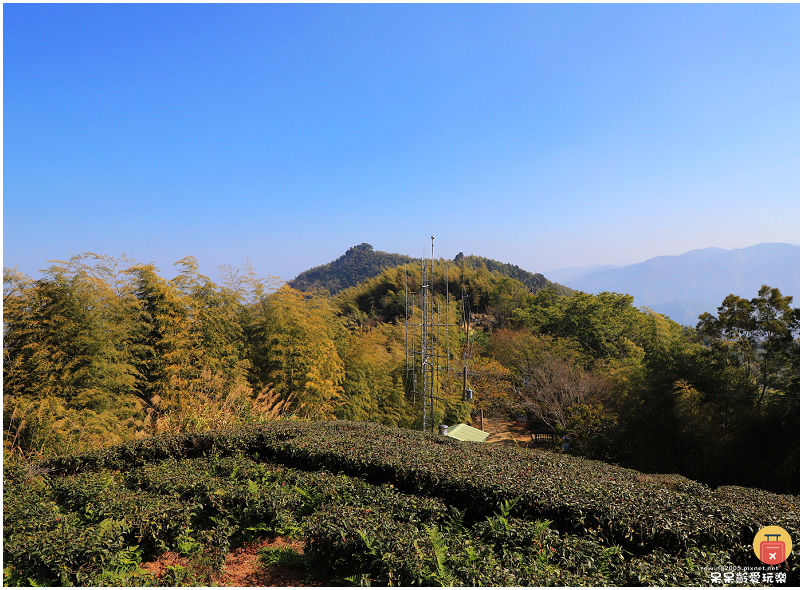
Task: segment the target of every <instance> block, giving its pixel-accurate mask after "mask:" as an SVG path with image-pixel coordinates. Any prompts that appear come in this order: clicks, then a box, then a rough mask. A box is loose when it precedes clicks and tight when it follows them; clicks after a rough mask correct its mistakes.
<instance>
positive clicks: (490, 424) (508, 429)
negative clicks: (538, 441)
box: [472, 416, 536, 448]
mask: <svg viewBox="0 0 800 590" xmlns="http://www.w3.org/2000/svg"><path fill="white" fill-rule="evenodd" d="M480 423H481V419H480V418H477V419H474V420H473V421H472V425H473V426H474V427H475V428H479V427H480ZM483 431H484V432H488V433H489V438H487V439H486V442H487V443H494V444H498V445H505V446H511V447H524V448H533V447H535V446H536V445H534V444H533V442H532V441H531V435H530V434H529V433H528V430H527V425H526V424H522V423H520V422H517V421H516V420H504V419H501V418H487V417H485V416H484V418H483Z"/></svg>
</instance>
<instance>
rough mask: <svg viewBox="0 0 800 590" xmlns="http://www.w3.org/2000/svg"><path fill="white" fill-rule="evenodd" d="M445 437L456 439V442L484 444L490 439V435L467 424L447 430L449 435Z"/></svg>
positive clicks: (457, 425)
mask: <svg viewBox="0 0 800 590" xmlns="http://www.w3.org/2000/svg"><path fill="white" fill-rule="evenodd" d="M445 436H449V437H450V438H455V439H456V440H469V441H474V442H484V441H486V439H487V438H489V433H488V432H484V431H483V430H478V429H477V428H473V427H472V426H467V425H466V424H456V425H455V426H450V427H449V428H448V429H447V434H446V435H445Z"/></svg>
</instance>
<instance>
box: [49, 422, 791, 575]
mask: <svg viewBox="0 0 800 590" xmlns="http://www.w3.org/2000/svg"><path fill="white" fill-rule="evenodd" d="M238 454H243V455H247V456H249V457H251V458H253V459H256V460H270V461H273V462H275V463H278V464H285V465H287V466H292V467H296V468H300V469H304V470H308V471H321V470H328V471H330V472H332V473H343V474H347V475H350V476H355V477H360V478H363V479H364V480H366V481H367V482H369V483H372V484H387V485H392V486H394V489H396V490H398V491H402V492H405V493H406V494H410V495H412V496H415V497H420V498H421V497H426V498H436V499H438V500H440V501H441V502H444V503H445V504H447V505H450V506H453V507H455V508H457V509H459V510H462V511H464V513H465V520H466V521H467V522H468V523H475V522H478V521H482V520H485V519H486V518H489V517H491V516H492V515H493V514H494V513H495V512H496V510H497V509H498V507H499V506H500V505H501V504H502V503H503V502H508V501H510V500H512V499H518V501H517V502H516V504H515V506H514V508H513V513H512V514H511V516H514V517H516V518H520V519H523V520H526V521H535V520H541V519H547V520H549V521H551V522H552V528H553V529H556V530H558V531H560V533H561V534H569V535H573V536H585V535H587V534H589V533H591V534H592V535H594V536H595V538H596V540H597V542H598V543H600V544H601V545H602V546H604V547H613V546H620V547H622V548H623V549H624V550H625V551H626V552H628V553H629V554H631V555H634V556H640V557H642V558H645V557H648V558H652V557H653V556H657V555H664V556H671V558H674V559H678V558H681V559H683V557H684V556H686V555H687V554H688V553H687V552H691V551H693V550H705V549H704V548H707V547H714V548H716V549H717V550H721V551H726V552H728V553H729V556H730V558H731V559H732V560H733V561H734V563H737V564H740V565H758V563H759V562H757V561H756V559H755V556H754V555H753V552H752V548H751V542H752V538H753V536H754V534H755V532H756V531H757V530H758V529H759V528H761V527H762V526H765V525H777V526H782V527H783V528H785V529H787V531H789V533H790V534H791V535H792V536H793V538H795V539H797V538H800V514H799V511H798V507H800V504H798V498H797V497H796V496H788V495H783V496H781V495H777V494H770V493H768V492H764V491H760V490H752V489H744V488H733V487H729V488H719V489H717V490H714V491H712V490H710V489H709V488H708V487H706V486H704V485H702V484H698V483H697V482H692V481H690V480H687V479H685V478H682V477H680V476H674V475H669V476H655V475H645V474H641V473H639V472H636V471H633V470H629V469H623V468H620V467H616V466H613V465H608V464H604V463H600V462H595V461H588V460H584V459H581V458H577V457H570V456H566V455H555V454H552V453H546V452H540V451H535V450H528V449H515V448H509V447H498V446H493V445H486V444H475V443H462V442H459V441H455V440H453V439H450V438H443V437H437V436H431V435H423V434H421V433H419V432H415V431H409V430H403V429H393V428H388V427H383V426H380V425H375V424H368V423H353V422H339V421H336V422H316V423H312V422H290V421H277V422H274V423H269V424H265V425H260V426H257V427H251V428H246V429H240V430H236V431H226V432H211V433H203V434H192V435H172V436H165V437H155V438H152V439H144V440H141V441H136V442H134V443H129V444H127V445H120V446H118V447H112V448H109V449H105V450H101V451H95V452H92V453H85V454H81V455H72V456H68V457H59V458H55V459H52V460H49V461H45V462H43V463H41V464H38V465H36V466H35V467H34V469H36V470H39V471H47V470H49V471H50V473H51V474H52V475H56V474H70V473H87V472H90V471H98V470H105V469H111V470H120V471H128V472H130V473H132V472H133V471H131V470H132V469H134V468H141V467H144V466H146V465H149V464H153V463H158V462H162V461H164V460H167V459H169V458H191V457H203V456H207V457H212V456H213V457H223V456H236V455H238ZM259 510H260V508H259ZM794 567H795V568H797V567H798V566H797V565H795V566H794Z"/></svg>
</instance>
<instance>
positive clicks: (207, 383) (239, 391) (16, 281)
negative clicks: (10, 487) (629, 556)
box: [3, 253, 800, 494]
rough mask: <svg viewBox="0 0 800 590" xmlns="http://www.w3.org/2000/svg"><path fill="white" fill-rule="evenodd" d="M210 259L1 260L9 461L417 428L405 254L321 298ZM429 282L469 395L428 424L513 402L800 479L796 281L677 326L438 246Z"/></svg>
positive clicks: (662, 449) (677, 456) (685, 456)
mask: <svg viewBox="0 0 800 590" xmlns="http://www.w3.org/2000/svg"><path fill="white" fill-rule="evenodd" d="M220 274H221V276H222V279H221V280H220V282H219V284H217V283H214V282H212V281H211V280H210V279H209V278H208V277H205V276H203V275H202V274H200V272H199V268H198V263H197V261H196V260H195V259H194V258H192V257H187V258H184V259H183V260H180V261H179V262H177V263H176V274H175V276H174V277H173V278H172V279H165V278H164V277H163V276H162V275H161V274H160V271H159V269H157V268H156V267H155V266H153V265H152V264H141V263H137V262H135V261H131V260H129V259H127V258H125V257H124V256H123V257H121V258H112V257H108V256H103V255H95V254H89V253H87V254H81V255H78V256H75V257H73V258H72V259H70V260H68V261H59V262H55V263H54V264H53V265H52V266H50V267H49V268H48V269H47V270H46V271H44V272H43V273H42V277H41V278H39V279H36V280H34V279H32V278H30V277H28V276H25V275H23V274H21V273H19V272H17V271H16V270H15V269H5V272H4V285H5V289H4V297H3V305H4V310H3V330H4V340H3V380H4V381H3V388H4V389H3V401H4V408H3V437H4V456H5V458H6V460H9V461H13V460H26V459H31V458H44V457H48V456H53V455H63V454H67V453H72V452H76V451H82V450H87V449H91V448H96V447H102V446H107V445H109V444H114V443H118V442H123V441H127V440H132V439H137V438H143V437H148V436H151V435H154V434H160V433H167V432H171V433H181V432H196V431H204V430H210V429H220V428H227V427H232V426H237V425H241V424H248V423H256V422H263V421H267V420H275V419H312V420H337V419H338V420H351V421H360V422H377V423H381V424H385V425H388V426H399V427H406V428H412V429H413V428H419V425H420V424H419V423H420V411H419V400H415V399H414V398H413V396H411V395H410V394H408V393H407V388H406V387H405V384H404V369H405V327H404V325H403V324H404V319H405V310H406V284H408V286H409V289H410V290H411V291H415V290H418V287H419V279H420V275H419V269H418V268H415V266H414V265H408V266H407V267H406V268H405V269H404V267H403V266H400V267H396V268H392V269H389V270H386V271H384V272H383V273H382V274H380V275H379V276H377V277H375V278H372V279H368V280H366V281H364V282H362V283H361V284H359V285H357V286H355V287H351V288H348V289H345V290H344V291H341V292H340V293H337V294H336V295H335V296H331V295H330V294H329V293H328V292H327V291H324V290H316V291H311V292H301V291H298V290H295V289H292V288H291V287H290V286H288V285H286V284H283V283H281V282H280V281H278V280H277V279H274V278H271V277H268V278H266V279H265V278H261V277H258V276H257V275H256V274H255V273H254V272H253V270H252V269H251V268H249V266H247V265H245V266H244V267H241V268H231V267H226V268H223V269H221V273H220ZM445 277H447V281H445ZM433 283H434V284H433V290H434V292H436V293H439V294H443V293H445V291H446V289H449V291H450V294H451V297H452V300H454V301H458V302H460V301H461V294H462V293H466V294H467V295H468V296H469V299H468V301H469V305H470V307H469V310H468V311H469V314H468V315H469V317H470V318H471V320H470V331H471V337H470V338H469V339H467V338H466V336H465V334H464V331H463V328H454V330H453V333H452V335H451V339H450V340H451V355H452V358H453V362H454V364H457V363H459V362H461V360H462V359H464V358H467V359H468V365H469V374H470V387H471V388H472V389H473V390H474V391H475V399H474V400H473V402H472V403H466V402H464V400H463V399H462V397H461V387H462V386H461V383H460V381H459V380H457V379H455V378H452V379H449V378H446V377H443V380H442V383H439V384H438V387H439V390H440V391H442V392H443V398H444V399H443V400H442V402H441V403H440V404H439V405H438V410H437V411H438V414H437V415H436V416H435V417H434V419H435V420H436V421H440V422H444V423H450V424H452V423H456V422H470V421H471V416H472V414H473V413H474V412H476V411H477V409H479V408H480V409H483V410H484V412H485V413H486V414H487V415H492V414H494V415H498V416H500V415H502V416H509V415H518V414H520V413H526V414H528V415H529V416H530V419H531V420H541V421H543V422H546V423H547V424H549V425H550V426H552V427H553V428H554V429H555V430H556V431H557V432H559V433H560V434H565V433H569V434H571V435H572V437H573V440H574V442H573V450H572V452H574V453H576V454H581V455H584V456H586V457H589V458H595V459H601V460H603V461H607V462H612V463H617V464H621V465H625V466H628V467H633V468H635V469H639V470H641V471H645V472H651V473H681V474H682V475H685V476H687V477H691V478H693V479H697V480H700V481H703V482H704V483H708V484H710V485H723V484H736V485H744V486H753V487H760V488H765V489H770V490H772V491H775V492H779V493H794V494H797V493H798V491H800V488H799V487H798V485H799V484H798V482H800V451H799V450H798V448H797V445H796V440H795V438H796V433H797V432H798V431H800V344H798V340H797V336H798V333H800V309H797V308H792V307H791V303H792V297H790V296H786V295H782V294H781V293H780V291H778V290H777V289H774V288H770V287H768V286H764V287H763V288H762V289H761V290H760V291H759V293H758V294H757V296H755V297H753V298H752V299H744V298H741V297H739V296H737V295H730V296H729V297H728V298H726V299H725V300H724V301H723V302H722V304H721V305H720V307H719V309H718V311H717V314H716V315H713V314H704V315H703V316H701V317H700V318H698V324H697V326H696V327H691V328H689V327H683V326H680V325H678V324H676V323H675V322H672V321H671V320H670V319H669V318H666V317H663V316H661V315H659V314H657V313H654V312H652V311H650V310H647V309H638V308H636V307H635V306H634V305H633V298H632V297H631V296H629V295H621V294H616V293H601V294H599V295H589V294H586V293H581V292H574V293H573V292H569V290H564V289H559V290H556V289H555V288H549V289H538V290H537V289H536V288H531V287H530V286H526V285H524V284H522V283H520V282H518V281H517V280H515V279H513V278H511V277H509V276H506V275H503V274H502V273H501V272H499V271H497V270H494V269H489V268H487V266H486V264H485V263H483V262H481V261H480V260H479V259H476V258H473V257H457V259H456V260H454V261H446V260H443V259H440V260H439V261H437V263H436V271H435V275H434V277H433ZM751 295H752V294H751ZM459 305H460V304H454V305H452V306H451V307H450V310H451V314H452V318H450V320H451V321H452V323H453V324H454V325H461V322H460V321H459V320H458V318H460V317H461V316H462V313H463V310H462V309H461V308H460V307H459Z"/></svg>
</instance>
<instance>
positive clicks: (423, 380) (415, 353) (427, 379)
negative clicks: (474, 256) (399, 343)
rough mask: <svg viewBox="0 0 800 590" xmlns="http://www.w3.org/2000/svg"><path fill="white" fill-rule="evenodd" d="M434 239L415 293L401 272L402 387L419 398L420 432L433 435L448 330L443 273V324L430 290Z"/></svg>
mask: <svg viewBox="0 0 800 590" xmlns="http://www.w3.org/2000/svg"><path fill="white" fill-rule="evenodd" d="M434 238H435V236H431V257H430V259H428V260H426V259H425V252H424V249H423V254H422V265H421V268H420V271H421V272H420V287H419V291H418V292H413V291H409V290H408V268H407V267H406V269H405V280H406V385H407V387H408V388H409V389H410V390H411V392H412V394H413V396H414V399H415V400H417V399H418V398H421V401H422V430H423V432H434V431H435V424H434V421H435V410H436V402H437V401H440V400H441V399H442V398H441V397H440V396H439V384H440V374H441V373H444V372H447V371H449V370H450V328H451V326H452V324H451V323H450V294H449V279H448V277H447V269H446V270H445V296H444V306H445V309H444V321H443V320H442V317H441V316H442V313H441V312H442V309H441V303H436V301H435V300H436V297H435V293H434V292H433V289H432V285H433V278H434V277H433V271H434V258H433V253H434V249H433V245H434ZM409 296H410V299H409ZM417 308H419V310H418V309H417ZM418 311H419V313H418Z"/></svg>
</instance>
